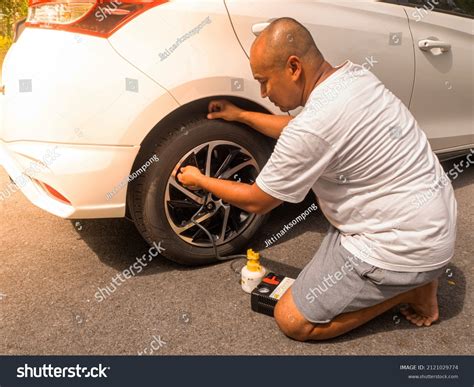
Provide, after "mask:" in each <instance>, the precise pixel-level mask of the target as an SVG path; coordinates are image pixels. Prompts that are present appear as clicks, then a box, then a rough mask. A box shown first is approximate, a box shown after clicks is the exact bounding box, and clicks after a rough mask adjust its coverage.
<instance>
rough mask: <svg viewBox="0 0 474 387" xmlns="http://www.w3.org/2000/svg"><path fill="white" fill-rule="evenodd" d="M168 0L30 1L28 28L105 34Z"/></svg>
mask: <svg viewBox="0 0 474 387" xmlns="http://www.w3.org/2000/svg"><path fill="white" fill-rule="evenodd" d="M167 1H168V0H125V1H120V0H113V1H104V0H69V1H67V0H57V1H54V0H53V1H50V0H30V5H29V8H28V18H27V20H26V24H25V25H26V26H27V27H37V28H48V29H60V30H65V31H70V32H77V33H83V34H89V35H95V36H100V37H108V36H110V35H112V34H113V33H114V32H115V31H117V30H118V29H119V28H120V27H122V26H123V25H124V24H126V23H127V22H128V21H130V20H131V19H133V18H134V17H136V16H138V15H139V14H140V13H142V12H144V11H146V10H148V9H150V8H152V7H156V6H157V5H160V4H163V3H166V2H167Z"/></svg>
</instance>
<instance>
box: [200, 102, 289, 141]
mask: <svg viewBox="0 0 474 387" xmlns="http://www.w3.org/2000/svg"><path fill="white" fill-rule="evenodd" d="M207 118H208V119H210V120H214V119H216V118H222V119H224V120H226V121H237V122H241V123H243V124H245V125H248V126H250V127H251V128H253V129H255V130H257V131H258V132H260V133H262V134H264V135H265V136H268V137H272V138H278V137H280V134H281V131H282V130H283V129H284V128H285V126H287V125H288V123H289V122H290V121H291V120H292V119H293V118H294V117H292V116H288V115H273V114H265V113H259V112H251V111H247V110H243V109H240V108H239V107H237V106H235V105H234V104H232V103H230V102H229V101H227V100H225V99H220V100H215V101H211V102H210V103H209V114H208V115H207Z"/></svg>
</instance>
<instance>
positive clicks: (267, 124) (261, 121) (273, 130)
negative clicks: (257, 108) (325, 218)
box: [238, 110, 293, 138]
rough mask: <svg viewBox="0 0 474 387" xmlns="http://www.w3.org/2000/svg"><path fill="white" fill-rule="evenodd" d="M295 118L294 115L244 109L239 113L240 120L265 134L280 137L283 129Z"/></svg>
mask: <svg viewBox="0 0 474 387" xmlns="http://www.w3.org/2000/svg"><path fill="white" fill-rule="evenodd" d="M292 119H293V117H292V116H276V115H273V114H265V113H259V112H251V111H246V110H243V111H242V112H241V113H240V115H239V118H238V120H239V122H242V123H243V124H245V125H248V126H250V127H252V128H254V129H255V130H257V131H259V132H260V133H262V134H264V135H265V136H268V137H271V138H278V137H280V134H281V131H282V130H283V129H284V128H285V127H286V126H287V125H288V122H290V121H291V120H292Z"/></svg>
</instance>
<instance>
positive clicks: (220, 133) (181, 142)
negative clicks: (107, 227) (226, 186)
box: [128, 118, 271, 265]
mask: <svg viewBox="0 0 474 387" xmlns="http://www.w3.org/2000/svg"><path fill="white" fill-rule="evenodd" d="M145 153H146V155H147V157H143V156H142V157H141V160H142V161H144V160H146V159H150V157H153V155H156V156H157V157H158V159H159V161H158V162H154V163H152V164H151V165H150V166H149V167H148V168H147V169H146V171H145V173H143V174H142V175H140V177H139V178H138V179H136V180H135V181H133V182H132V183H131V185H130V187H129V194H128V205H129V210H130V214H131V216H132V218H133V220H134V222H135V225H136V226H137V228H138V230H139V231H140V233H141V234H142V236H143V237H144V238H145V239H146V240H147V242H148V243H150V244H153V242H156V243H158V242H162V244H161V245H162V247H163V248H164V249H165V250H164V252H163V255H164V256H165V257H167V258H169V259H171V260H173V261H175V262H178V263H182V264H189V265H199V264H206V263H211V262H214V261H216V257H215V252H214V249H213V246H212V243H211V241H210V240H209V236H208V235H207V234H206V233H205V232H204V231H203V230H202V229H201V228H199V227H198V226H196V225H195V224H194V223H193V222H192V221H191V218H194V220H195V221H196V222H197V223H199V224H200V225H202V226H204V227H205V228H206V229H207V230H208V231H209V232H210V233H211V235H212V236H213V238H214V240H215V243H216V246H217V251H218V252H219V254H220V255H221V256H225V255H230V254H234V253H237V252H239V251H241V250H242V249H243V248H244V247H246V246H248V245H249V242H250V241H251V239H252V237H253V236H254V235H255V233H256V232H257V231H258V229H259V228H260V226H261V225H262V224H263V223H264V221H265V220H266V216H262V215H255V214H250V213H248V212H246V211H243V210H241V209H239V208H237V207H234V206H231V205H230V204H228V203H226V202H225V201H222V200H221V199H220V198H217V197H215V196H214V195H212V194H210V193H209V192H206V191H204V190H202V189H199V188H197V187H196V188H192V187H191V188H188V187H184V186H183V185H181V184H180V183H179V182H178V180H177V179H176V178H175V177H174V171H177V170H178V169H179V168H180V167H183V166H186V165H193V166H195V167H197V168H199V169H200V170H201V172H202V173H204V174H206V175H207V176H212V177H217V178H220V179H227V180H234V181H240V182H243V183H248V184H252V183H254V182H255V179H256V177H257V176H258V174H259V172H260V170H261V169H262V168H263V166H264V165H265V163H266V161H267V160H268V158H269V156H270V154H271V146H270V145H269V144H268V141H267V139H266V138H265V137H264V136H262V135H261V134H259V133H257V132H256V131H254V130H252V129H250V128H248V127H245V126H243V125H240V124H237V123H233V122H232V123H231V122H225V121H222V120H212V121H211V120H207V119H205V118H203V119H198V120H195V121H192V122H189V123H187V124H185V125H181V126H180V129H177V130H174V131H171V133H170V134H169V135H168V136H167V137H166V138H163V139H158V140H157V141H155V142H154V144H153V145H151V146H149V147H148V149H147V151H146V152H144V154H145ZM135 165H137V163H136V164H135ZM138 167H139V166H138ZM203 205H204V207H203Z"/></svg>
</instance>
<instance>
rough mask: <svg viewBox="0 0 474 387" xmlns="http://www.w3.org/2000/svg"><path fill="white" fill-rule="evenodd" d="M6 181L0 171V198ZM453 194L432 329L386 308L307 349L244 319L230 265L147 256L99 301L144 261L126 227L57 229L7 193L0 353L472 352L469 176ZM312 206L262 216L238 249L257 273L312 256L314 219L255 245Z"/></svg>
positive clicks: (319, 229) (470, 172)
mask: <svg viewBox="0 0 474 387" xmlns="http://www.w3.org/2000/svg"><path fill="white" fill-rule="evenodd" d="M459 160H460V159H458V160H451V161H448V162H445V163H443V165H444V167H445V169H446V170H449V169H450V168H452V166H453V163H454V162H456V161H459ZM8 183H9V180H8V177H7V175H6V173H5V172H4V170H3V169H1V168H0V191H2V190H3V189H5V187H6V185H7V184H8ZM453 185H454V187H455V191H456V198H457V201H458V208H459V217H458V237H457V243H456V255H455V258H454V259H453V260H452V262H451V264H450V266H449V269H448V270H447V272H446V273H445V274H444V275H443V276H442V277H441V279H440V291H439V293H440V297H439V299H440V313H441V319H440V321H439V323H437V324H435V325H434V326H432V327H430V328H417V327H415V326H413V325H411V324H410V323H408V322H407V321H405V320H404V319H403V317H402V316H401V314H400V313H399V312H398V310H397V308H395V309H393V310H392V311H389V312H387V313H385V314H384V315H382V316H380V317H378V318H377V319H375V320H373V321H371V322H369V323H368V324H366V325H365V326H363V327H360V328H359V329H357V330H355V331H353V332H351V333H349V334H347V335H345V336H343V337H341V338H337V339H334V340H332V341H327V342H317V343H300V342H296V341H293V340H291V339H289V338H287V337H286V336H284V335H283V334H282V333H281V332H280V331H279V330H278V328H277V326H276V324H275V322H274V320H273V319H272V318H270V317H267V316H264V315H260V314H257V313H254V312H252V311H251V309H250V298H249V295H247V294H246V293H244V292H243V291H242V290H241V288H240V285H239V283H238V281H239V276H238V275H237V274H236V273H235V272H234V271H233V269H232V267H231V263H230V262H225V263H221V264H217V265H211V266H205V267H199V268H188V267H181V266H179V265H176V264H174V263H171V262H169V261H167V260H166V259H164V258H162V257H157V258H154V259H153V260H152V261H151V262H150V263H149V264H148V266H147V267H146V268H145V269H144V270H143V271H142V272H141V273H139V274H138V275H136V276H135V277H133V278H130V279H128V280H127V281H126V282H124V283H121V285H120V286H117V287H116V290H115V291H114V292H113V293H111V294H110V295H107V296H106V297H105V299H104V300H102V301H101V302H99V301H98V299H97V298H96V297H95V294H96V292H97V291H98V288H99V287H101V288H105V286H107V285H109V288H112V287H111V286H110V284H111V282H112V278H114V277H115V276H116V275H117V274H118V273H120V272H122V271H123V270H124V269H127V268H128V267H129V266H130V265H132V264H133V263H134V262H136V261H135V259H136V258H137V257H141V256H142V255H143V254H145V253H147V251H148V246H147V245H146V244H145V242H144V241H143V240H142V238H141V237H140V235H139V234H138V232H137V231H136V229H135V227H134V225H133V224H132V223H130V222H129V221H127V220H124V219H104V220H85V221H83V220H80V221H71V220H64V219H59V218H56V217H54V216H52V215H50V214H48V213H45V212H43V211H42V210H40V209H38V208H36V207H35V206H33V205H32V204H30V203H29V202H28V201H27V200H26V199H25V198H24V196H23V195H22V194H21V193H18V192H17V193H15V194H14V195H12V196H11V197H10V198H9V199H7V200H3V201H2V200H0V354H6V355H39V354H45V355H53V354H57V355H66V354H71V355H79V354H90V355H92V354H97V355H100V354H107V355H109V354H110V355H113V354H129V355H136V354H139V353H143V354H153V355H170V354H182V355H184V354H210V355H214V354H261V355H271V354H285V355H298V354H300V355H304V354H315V355H319V354H326V355H343V354H347V355H357V354H358V355H371V354H374V355H375V354H384V355H388V354H412V355H416V354H472V330H473V328H472V325H471V324H472V312H473V292H472V288H471V285H468V283H472V279H473V278H474V273H473V265H472V259H473V256H474V243H473V232H472V230H473V228H474V224H473V216H474V204H473V197H474V166H472V167H471V168H468V169H466V170H465V171H464V172H463V173H462V174H460V175H459V177H458V178H457V179H456V180H454V182H453ZM313 202H314V199H313V198H312V197H308V198H307V199H306V200H305V201H304V202H303V203H300V204H298V205H290V204H284V205H282V206H281V207H279V208H278V209H277V210H275V211H273V213H272V215H271V218H270V221H269V222H268V223H267V224H266V226H265V227H264V228H263V230H262V232H261V234H260V235H259V236H258V238H257V239H256V240H255V241H254V243H252V245H251V246H250V247H253V248H254V249H256V250H259V251H261V253H262V255H263V256H264V257H265V259H264V260H263V264H264V265H265V266H266V267H267V268H269V269H272V270H274V271H276V272H278V273H282V274H286V275H289V276H293V277H295V276H296V275H297V273H298V272H299V270H301V269H302V268H303V267H304V265H305V264H306V263H307V262H308V261H309V260H310V259H311V258H312V256H313V254H314V253H315V252H316V250H317V248H318V246H319V244H320V242H321V240H322V238H323V237H324V235H325V233H326V231H327V228H328V223H327V221H326V219H325V218H324V216H323V215H322V214H321V212H320V210H318V211H317V212H314V213H312V214H311V215H310V216H309V217H308V218H306V221H304V222H302V223H299V224H298V225H297V226H295V227H293V228H292V230H291V231H290V232H288V233H287V234H286V235H285V236H284V237H283V238H281V239H280V240H278V241H277V242H276V243H274V244H273V245H271V246H270V247H268V248H265V245H266V243H265V240H266V239H267V238H270V237H271V236H272V235H273V234H275V233H276V232H278V231H279V230H280V229H282V228H283V226H284V225H285V224H286V223H288V222H290V221H292V220H293V219H295V218H296V217H297V216H298V215H299V214H300V213H302V212H303V211H304V210H306V209H307V208H308V207H309V206H310V205H311V204H312V203H313ZM234 265H235V266H237V267H239V265H238V264H237V263H234ZM469 288H471V290H469Z"/></svg>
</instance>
